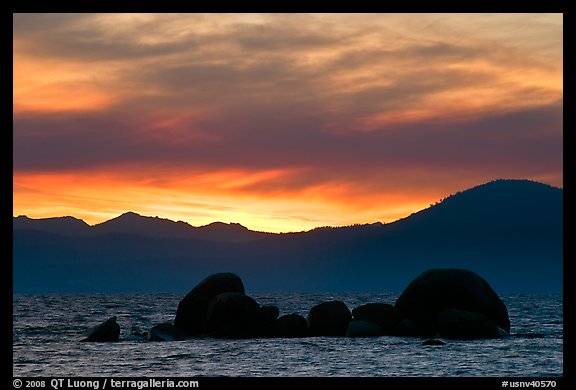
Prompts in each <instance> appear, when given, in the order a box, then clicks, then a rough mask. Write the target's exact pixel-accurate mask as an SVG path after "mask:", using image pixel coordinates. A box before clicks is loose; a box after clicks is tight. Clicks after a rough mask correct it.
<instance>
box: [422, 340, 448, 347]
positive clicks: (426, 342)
mask: <svg viewBox="0 0 576 390" xmlns="http://www.w3.org/2000/svg"><path fill="white" fill-rule="evenodd" d="M422 345H424V346H440V345H446V343H445V342H444V341H442V340H438V339H429V340H424V341H423V342H422Z"/></svg>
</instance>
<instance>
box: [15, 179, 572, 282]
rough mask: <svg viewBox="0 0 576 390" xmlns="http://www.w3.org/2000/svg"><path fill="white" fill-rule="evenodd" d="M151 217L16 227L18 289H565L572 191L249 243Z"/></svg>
mask: <svg viewBox="0 0 576 390" xmlns="http://www.w3.org/2000/svg"><path fill="white" fill-rule="evenodd" d="M148 218H149V217H141V216H138V215H132V214H128V215H126V214H125V215H123V216H120V217H119V218H116V221H115V222H114V224H116V225H117V227H116V228H115V229H112V230H110V233H104V232H102V231H100V232H99V233H98V234H89V235H86V236H83V237H65V236H64V235H57V234H53V233H49V232H46V231H31V230H19V229H16V228H15V231H14V287H15V290H16V291H187V290H189V289H190V286H192V285H194V284H195V283H196V282H198V281H199V280H200V279H202V278H203V277H204V276H206V275H207V274H210V273H215V272H222V271H229V272H234V273H236V274H238V275H240V276H241V277H242V278H243V280H244V281H245V283H246V285H248V286H251V288H252V289H255V290H261V291H264V290H289V291H337V290H348V291H401V290H402V289H403V288H404V287H405V286H406V285H407V284H408V282H410V281H411V280H412V279H413V278H414V277H415V276H416V275H418V274H419V273H420V272H422V271H423V270H426V269H430V268H443V267H446V268H466V269H469V270H471V271H474V272H476V273H478V274H479V275H481V276H482V277H484V278H485V279H486V280H488V281H489V282H490V284H491V285H492V286H493V287H494V288H495V290H496V291H498V292H511V291H516V292H523V291H541V292H551V291H556V292H558V291H561V289H562V266H563V190H562V189H559V188H554V187H551V186H548V185H544V184H541V183H537V182H532V181H527V180H497V181H494V182H490V183H487V184H483V185H480V186H477V187H474V188H471V189H469V190H466V191H463V192H460V193H457V194H454V195H451V196H449V197H447V198H445V199H444V200H442V201H441V202H439V203H437V204H436V205H433V206H431V207H429V208H427V209H425V210H422V211H420V212H417V213H415V214H412V215H411V216H409V217H406V218H404V219H402V220H399V221H396V222H393V223H389V224H381V223H375V224H369V225H356V226H350V227H343V228H319V229H314V230H312V231H309V232H301V233H289V234H260V236H258V237H262V238H261V239H259V240H252V241H246V242H209V241H205V240H199V239H191V238H182V237H179V236H177V233H174V234H173V235H172V236H171V237H168V238H166V237H162V236H161V235H160V230H161V228H158V229H160V230H157V231H156V233H155V234H156V236H154V235H152V233H150V232H151V231H152V230H153V229H151V228H150V230H148V229H144V227H142V226H144V225H142V226H140V227H138V228H135V227H133V226H132V225H133V224H134V221H144V220H145V221H146V222H143V224H148V223H151V224H152V225H153V226H155V229H156V228H157V227H159V226H160V225H162V226H166V231H171V232H172V231H174V232H177V229H184V228H186V225H187V224H185V223H177V222H172V221H168V220H162V219H156V218H149V219H148ZM118 220H119V221H118ZM113 221H114V220H111V221H108V222H106V223H105V224H108V223H110V225H109V226H113V225H112V222H113ZM120 222H121V223H120ZM15 225H16V224H15ZM102 225H104V224H102ZM137 225H139V223H138V224H137ZM118 226H125V227H126V226H130V229H125V230H123V231H120V228H119V227H118ZM188 226H189V225H188ZM95 228H96V227H95ZM203 228H204V229H207V230H206V231H210V234H209V237H212V235H213V234H216V235H220V234H223V233H222V230H223V231H224V232H230V231H238V232H239V233H241V234H244V233H246V232H248V233H249V234H252V233H255V232H250V231H249V230H247V229H246V228H244V227H242V226H239V225H234V224H231V225H226V224H211V225H208V226H205V227H203ZM137 229H144V230H140V233H139V234H134V233H136V232H137V231H138V230H137ZM169 229H173V230H169ZM197 229H202V228H197ZM234 229H236V230H234ZM178 231H179V230H178ZM142 232H144V233H146V232H147V233H146V237H145V235H144V233H142ZM128 233H130V234H128ZM151 237H156V238H151ZM161 237H162V238H161ZM199 237H200V236H196V238H199ZM228 241H230V240H228ZM237 241H239V240H237Z"/></svg>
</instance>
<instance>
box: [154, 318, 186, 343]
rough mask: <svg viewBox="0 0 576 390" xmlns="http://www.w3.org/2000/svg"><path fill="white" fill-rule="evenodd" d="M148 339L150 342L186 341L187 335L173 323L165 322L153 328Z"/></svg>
mask: <svg viewBox="0 0 576 390" xmlns="http://www.w3.org/2000/svg"><path fill="white" fill-rule="evenodd" d="M146 338H147V339H148V340H150V341H181V340H184V339H186V334H185V333H184V332H182V331H181V330H180V329H178V328H176V327H175V326H174V325H172V323H170V322H163V323H161V324H158V325H155V326H153V327H152V328H151V329H150V330H149V331H148V333H147V334H146Z"/></svg>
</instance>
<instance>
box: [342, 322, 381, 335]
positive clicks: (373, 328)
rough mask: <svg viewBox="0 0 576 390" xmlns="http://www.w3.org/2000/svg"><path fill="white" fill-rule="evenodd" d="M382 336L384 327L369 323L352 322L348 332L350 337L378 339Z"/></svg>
mask: <svg viewBox="0 0 576 390" xmlns="http://www.w3.org/2000/svg"><path fill="white" fill-rule="evenodd" d="M381 335H382V327H381V326H380V325H378V324H375V323H373V322H369V321H360V320H352V321H351V322H350V324H349V325H348V329H347V330H346V336H348V337H377V336H381Z"/></svg>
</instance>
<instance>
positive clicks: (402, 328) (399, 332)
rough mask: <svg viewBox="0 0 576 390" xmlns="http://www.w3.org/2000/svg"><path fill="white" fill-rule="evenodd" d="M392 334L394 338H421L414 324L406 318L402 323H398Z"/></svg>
mask: <svg viewBox="0 0 576 390" xmlns="http://www.w3.org/2000/svg"><path fill="white" fill-rule="evenodd" d="M393 334H394V335H396V336H410V337H418V336H421V334H420V332H419V331H418V328H417V327H416V325H414V323H413V322H412V321H411V320H410V319H408V318H404V319H403V320H402V321H400V322H398V325H396V328H395V329H394V332H393Z"/></svg>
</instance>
